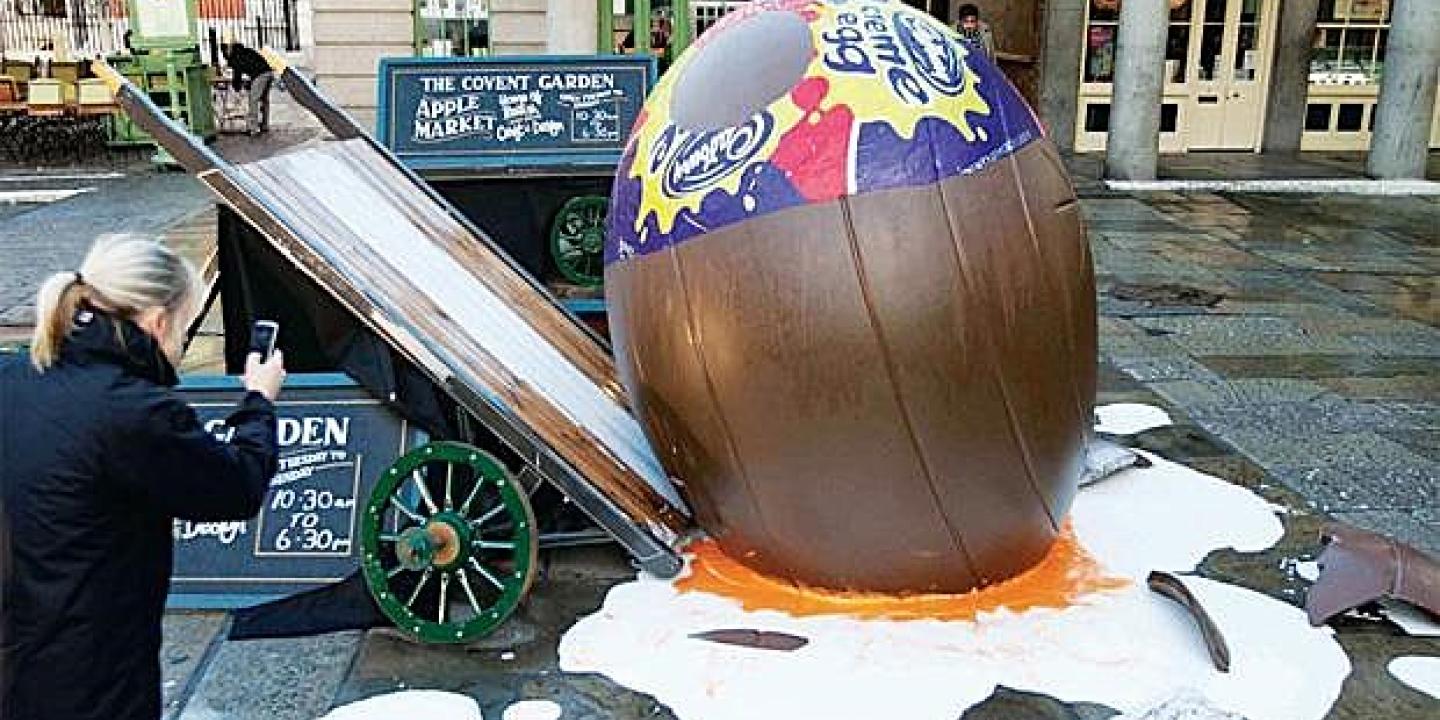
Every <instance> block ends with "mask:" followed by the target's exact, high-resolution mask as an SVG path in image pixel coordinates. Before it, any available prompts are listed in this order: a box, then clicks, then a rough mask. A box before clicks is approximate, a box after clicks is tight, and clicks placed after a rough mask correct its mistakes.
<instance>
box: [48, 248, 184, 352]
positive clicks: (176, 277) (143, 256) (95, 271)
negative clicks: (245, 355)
mask: <svg viewBox="0 0 1440 720" xmlns="http://www.w3.org/2000/svg"><path fill="white" fill-rule="evenodd" d="M198 286H199V281H198V277H197V275H196V273H195V268H194V267H192V266H191V265H190V263H189V262H187V261H186V260H185V259H184V258H182V257H180V256H179V255H177V254H175V252H174V251H173V250H171V249H170V248H169V247H167V246H166V245H165V244H164V243H163V242H162V241H160V240H158V239H155V238H149V237H144V236H139V235H102V236H100V237H99V238H97V239H96V240H95V244H93V245H91V246H90V252H89V253H87V254H86V255H85V260H84V262H82V263H80V270H79V271H78V272H61V273H56V274H54V275H51V276H50V277H49V278H48V279H46V280H45V283H44V284H43V285H41V286H40V292H39V293H37V295H36V298H35V336H34V339H33V341H32V342H31V347H30V360H31V362H32V363H34V365H35V367H36V369H38V370H40V371H41V372H44V371H45V370H47V369H48V368H50V367H52V366H53V365H54V364H55V362H56V360H58V359H59V357H60V349H61V347H62V346H63V344H64V342H65V338H66V337H68V336H69V335H70V333H71V332H72V331H74V329H75V313H76V312H77V311H78V310H79V309H80V306H81V304H82V303H84V304H87V305H89V306H91V307H93V308H95V309H96V310H100V311H103V312H106V313H110V314H112V315H115V316H116V317H119V318H121V319H127V320H128V319H133V318H134V317H135V316H136V315H139V314H140V313H141V312H143V311H145V310H149V309H151V308H160V309H162V310H164V311H165V312H167V313H169V314H170V316H171V318H170V329H171V332H170V335H171V337H169V338H162V339H161V344H162V346H166V347H176V348H178V346H179V341H180V339H181V338H183V336H184V333H185V330H186V326H187V325H188V324H189V319H190V315H192V314H193V313H194V311H195V309H196V308H195V306H196V301H197V300H198V293H197V292H196V288H197V287H198Z"/></svg>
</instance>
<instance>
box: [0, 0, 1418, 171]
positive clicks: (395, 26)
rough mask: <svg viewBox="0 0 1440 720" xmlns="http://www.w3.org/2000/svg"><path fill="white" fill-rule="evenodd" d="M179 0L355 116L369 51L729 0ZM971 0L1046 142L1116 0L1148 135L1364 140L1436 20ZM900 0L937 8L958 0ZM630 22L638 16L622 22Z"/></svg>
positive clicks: (510, 47) (1294, 1)
mask: <svg viewBox="0 0 1440 720" xmlns="http://www.w3.org/2000/svg"><path fill="white" fill-rule="evenodd" d="M176 1H177V2H183V1H185V0H176ZM196 1H197V2H198V7H199V9H200V14H201V16H202V26H203V28H202V30H204V31H205V32H208V33H209V34H214V35H216V36H217V37H218V35H219V34H221V33H226V34H233V33H235V32H238V33H240V37H241V38H242V39H243V40H246V41H248V42H253V43H258V44H268V45H271V46H275V47H281V46H284V47H285V48H286V49H288V50H290V51H291V52H292V53H298V58H299V59H300V61H301V62H304V63H306V64H307V65H309V66H310V67H312V68H313V69H314V71H315V72H316V74H317V77H318V80H319V82H320V84H321V86H322V87H324V88H325V90H326V91H327V92H329V93H330V94H331V95H333V96H334V97H336V98H337V99H338V100H340V101H341V102H342V104H344V105H345V106H346V107H348V108H349V109H350V110H352V111H353V112H355V113H356V114H357V115H359V116H360V117H361V118H362V120H363V121H365V122H367V123H368V122H372V121H373V118H374V113H375V106H376V103H375V87H376V82H375V80H376V71H377V67H378V62H379V59H380V58H381V57H385V56H396V55H401V56H406V55H431V56H481V55H491V54H496V55H514V54H522V55H537V54H547V53H564V54H588V53H594V52H645V51H650V50H651V48H650V47H649V46H651V45H662V46H665V45H668V47H661V48H660V49H658V50H655V52H657V54H660V55H662V59H661V63H662V67H663V66H664V64H665V62H666V58H664V57H663V55H664V53H666V52H674V51H675V50H677V49H679V48H681V47H683V46H684V45H685V43H686V42H688V40H689V39H690V38H692V37H693V36H695V35H697V34H700V33H703V32H704V31H705V30H706V29H707V28H708V27H709V26H710V25H711V24H713V23H714V22H715V21H716V20H718V19H719V18H720V17H722V16H723V15H724V14H725V13H727V12H729V11H731V10H733V9H734V8H736V7H739V6H743V5H744V4H746V2H747V0H196ZM972 1H973V2H974V3H975V4H976V5H978V6H979V7H980V9H981V13H982V16H983V17H984V19H985V20H986V21H987V22H988V23H989V24H990V26H991V29H992V31H993V34H994V37H995V40H996V50H997V58H998V60H999V61H1000V64H1001V66H1002V68H1003V69H1004V70H1005V72H1006V73H1007V74H1008V75H1009V76H1010V77H1011V78H1012V79H1013V80H1014V81H1015V83H1016V85H1017V86H1018V87H1019V88H1020V90H1021V92H1022V93H1023V94H1025V95H1026V97H1028V98H1029V99H1030V100H1031V102H1032V103H1034V104H1035V105H1036V108H1037V110H1038V112H1039V114H1040V116H1041V118H1042V120H1043V121H1044V123H1045V125H1046V127H1047V128H1048V129H1049V132H1050V135H1051V137H1052V138H1053V139H1054V140H1055V141H1056V143H1057V144H1059V145H1060V146H1061V147H1062V148H1066V149H1070V150H1074V151H1076V152H1093V151H1099V150H1104V149H1106V148H1107V146H1108V145H1109V143H1110V142H1111V140H1112V133H1111V130H1112V125H1113V124H1114V121H1115V119H1116V118H1115V114H1114V111H1115V109H1116V103H1115V98H1116V95H1117V71H1118V69H1119V66H1120V63H1119V58H1120V55H1121V52H1120V50H1121V45H1122V26H1123V25H1124V23H1123V22H1122V15H1124V14H1125V12H1123V9H1124V8H1125V6H1126V4H1127V3H1129V4H1132V5H1133V6H1136V7H1132V8H1131V12H1137V13H1138V10H1137V8H1139V7H1141V6H1143V7H1150V6H1154V8H1155V9H1156V11H1157V12H1160V13H1162V14H1163V18H1161V17H1159V16H1154V17H1155V24H1153V26H1151V27H1150V29H1149V30H1147V32H1150V33H1152V35H1151V37H1150V38H1149V45H1147V47H1153V49H1152V50H1150V51H1149V52H1153V56H1147V57H1145V58H1142V59H1140V62H1142V63H1143V64H1145V65H1146V66H1147V67H1148V66H1153V67H1151V71H1152V72H1153V70H1155V69H1158V70H1159V74H1160V90H1159V95H1158V97H1157V98H1156V99H1155V101H1154V105H1155V106H1156V107H1157V108H1158V126H1159V127H1158V131H1157V134H1158V151H1159V152H1164V153H1183V152H1191V151H1205V150H1229V151H1264V150H1282V151H1289V150H1294V149H1296V148H1295V147H1292V145H1295V143H1296V142H1297V141H1296V140H1294V139H1293V138H1297V137H1298V149H1303V150H1349V151H1364V150H1367V149H1369V148H1370V147H1371V145H1372V140H1373V139H1374V136H1375V127H1376V121H1377V117H1378V116H1379V114H1380V113H1379V112H1378V107H1379V105H1380V102H1381V87H1382V85H1383V84H1384V79H1385V76H1386V74H1387V73H1386V69H1387V67H1393V66H1394V63H1392V62H1391V60H1392V59H1393V58H1395V57H1396V56H1397V53H1394V52H1392V47H1393V45H1394V44H1395V43H1394V40H1395V38H1396V37H1399V36H1417V37H1420V38H1421V40H1420V41H1419V42H1420V43H1421V44H1422V45H1424V44H1425V40H1424V38H1425V36H1426V34H1427V33H1428V35H1429V36H1430V37H1440V26H1430V24H1432V23H1440V20H1436V19H1435V18H1436V17H1437V14H1440V1H1437V0H972ZM906 2H907V3H908V4H910V5H912V6H915V7H918V8H921V9H924V10H926V11H928V12H930V13H931V14H933V15H935V16H936V17H939V18H941V19H944V20H946V21H950V22H953V21H954V20H955V19H956V17H955V16H956V13H957V11H958V10H959V8H960V6H961V5H962V4H964V3H963V2H962V0H906ZM123 5H124V3H123V2H118V0H82V1H80V2H75V1H71V2H58V1H52V0H13V2H6V3H3V4H0V53H4V54H6V55H16V54H20V55H23V54H24V53H25V52H26V51H27V50H38V49H41V47H42V46H44V45H54V44H55V42H56V41H57V39H58V40H59V41H60V42H61V43H64V44H66V45H68V47H70V48H72V49H73V50H74V51H75V52H76V53H77V54H80V55H85V54H103V53H105V52H111V51H113V50H114V49H115V48H116V47H118V45H119V43H120V37H121V34H123V31H124V28H125V24H124V18H123V17H120V16H118V15H116V11H115V10H114V8H122V7H123ZM1405 7H1410V8H1412V9H1411V10H1407V11H1406V12H1408V13H1409V14H1408V15H1407V16H1406V17H1407V18H1408V19H1404V20H1397V17H1396V16H1397V8H1402V9H1403V8H1405ZM1136 17H1140V15H1139V14H1137V15H1136ZM1397 22H1399V23H1400V27H1397V26H1396V24H1397ZM647 24H648V25H650V27H651V29H652V32H651V33H645V32H641V33H638V34H636V33H634V32H633V30H634V29H635V28H636V27H637V26H644V25H647ZM1417 25H1418V26H1422V27H1417ZM1407 33H1408V35H1407ZM1432 44H1433V43H1432ZM31 46H34V47H31ZM1419 52H1421V53H1422V54H1423V53H1424V52H1429V51H1428V50H1425V49H1424V48H1423V47H1422V48H1421V49H1420V50H1419ZM1411 54H1412V55H1413V53H1411ZM1122 74H1123V73H1122ZM1429 75H1431V76H1433V75H1434V72H1433V68H1431V72H1430V73H1429ZM1409 80H1410V78H1408V76H1407V78H1406V82H1409ZM1419 95H1420V96H1421V97H1420V98H1419V99H1420V100H1426V99H1427V98H1428V93H1426V92H1423V91H1422V92H1420V93H1419ZM1147 98H1148V96H1147ZM1147 102H1148V100H1147ZM1430 104H1431V105H1432V107H1430V108H1429V112H1428V114H1427V115H1426V117H1427V118H1428V124H1426V122H1425V121H1417V123H1418V124H1420V125H1425V127H1424V128H1422V130H1424V131H1428V138H1427V140H1428V144H1429V146H1430V147H1440V109H1436V108H1435V107H1433V105H1434V103H1433V102H1432V103H1430ZM1411 114H1412V115H1413V113H1411ZM1146 121H1147V122H1149V121H1150V119H1148V118H1147V119H1146ZM1297 127H1298V129H1296V128H1297ZM1142 135H1143V133H1142Z"/></svg>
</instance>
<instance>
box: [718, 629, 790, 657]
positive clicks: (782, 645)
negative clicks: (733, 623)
mask: <svg viewBox="0 0 1440 720" xmlns="http://www.w3.org/2000/svg"><path fill="white" fill-rule="evenodd" d="M690 637H691V638H694V639H695V640H705V641H708V642H714V643H720V644H722V645H738V646H740V647H748V648H755V649H757V650H778V651H781V652H792V651H795V650H799V649H800V648H802V647H805V646H806V645H809V644H810V641H809V640H807V639H805V638H803V637H800V636H799V635H791V634H790V633H783V632H775V631H772V630H745V629H740V630H707V631H705V632H698V633H695V634H693V635H691V636H690Z"/></svg>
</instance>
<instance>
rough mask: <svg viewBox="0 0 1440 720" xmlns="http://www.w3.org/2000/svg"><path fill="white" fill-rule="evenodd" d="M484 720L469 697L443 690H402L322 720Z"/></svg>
mask: <svg viewBox="0 0 1440 720" xmlns="http://www.w3.org/2000/svg"><path fill="white" fill-rule="evenodd" d="M401 718H425V720H482V718H481V717H480V706H479V705H477V704H475V700H473V699H472V698H470V697H469V696H466V695H460V694H458V693H452V692H444V691H441V690H402V691H400V692H393V693H387V694H385V695H376V696H375V697H372V698H366V699H364V700H359V701H356V702H353V703H350V704H349V705H341V706H340V707H338V708H335V709H334V710H331V711H330V712H328V713H326V714H325V716H324V717H322V718H320V720H400V719H401Z"/></svg>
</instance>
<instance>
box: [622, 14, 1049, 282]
mask: <svg viewBox="0 0 1440 720" xmlns="http://www.w3.org/2000/svg"><path fill="white" fill-rule="evenodd" d="M1041 136H1042V133H1041V131H1040V128H1039V124H1038V122H1037V120H1036V118H1035V115H1034V113H1033V112H1032V111H1031V110H1030V109H1029V107H1027V106H1026V104H1025V102H1024V100H1023V99H1022V98H1021V97H1020V95H1019V93H1018V92H1017V91H1016V90H1015V88H1014V86H1013V85H1011V84H1010V82H1009V81H1008V80H1007V79H1006V78H1005V76H1004V75H1003V74H1002V73H1001V72H1000V70H999V69H998V68H997V67H996V66H995V63H994V62H993V61H991V60H990V59H989V58H988V57H987V56H986V55H985V54H984V52H982V51H981V50H980V49H979V48H978V47H975V46H973V45H971V44H969V43H968V42H966V41H964V40H962V39H961V38H960V36H958V35H956V34H955V33H953V32H951V31H950V29H949V28H947V27H946V26H945V25H943V24H942V23H940V22H939V21H937V20H935V19H934V18H933V17H931V16H930V15H927V14H925V13H924V12H921V11H918V10H915V9H914V8H911V7H909V6H908V5H905V4H903V3H891V2H884V1H883V0H855V1H850V2H845V1H843V0H842V1H839V2H836V1H832V2H816V1H803V0H795V1H783V0H782V1H774V2H769V1H765V0H757V1H756V2H752V3H750V4H749V5H748V6H746V7H743V8H741V9H738V10H735V11H733V12H731V13H729V14H728V15H726V16H725V17H724V18H722V19H721V20H720V21H719V22H718V23H716V25H715V26H713V27H712V28H710V29H709V30H708V31H706V32H705V34H703V35H702V36H701V37H700V38H699V39H698V40H697V41H696V43H695V45H694V46H693V48H692V49H691V50H690V51H689V52H687V53H685V54H684V55H683V56H681V57H680V58H679V60H678V61H677V62H676V63H675V65H674V67H672V68H671V69H670V71H669V72H667V73H666V74H665V76H664V77H662V78H661V80H660V82H659V84H658V85H657V86H656V88H655V90H654V92H653V93H652V94H651V96H650V98H649V100H648V101H647V102H646V104H645V108H644V111H643V112H642V113H641V116H640V119H639V121H638V122H637V123H636V126H635V128H634V129H633V131H632V134H631V137H630V142H629V144H628V146H627V148H626V152H625V154H624V157H623V158H622V159H621V162H620V166H619V168H618V171H617V173H616V178H615V186H614V190H613V192H612V198H611V209H610V215H609V220H608V222H609V229H608V233H607V242H606V249H605V261H606V263H607V264H608V263H612V262H617V261H621V260H624V259H626V258H629V257H633V256H635V255H644V254H648V253H652V252H656V251H658V250H661V249H663V248H666V247H669V246H670V245H672V244H676V243H681V242H685V241H687V240H689V239H692V238H695V237H699V236H701V235H704V234H705V233H707V232H709V231H713V230H718V229H720V228H722V227H724V226H726V225H730V224H734V223H738V222H742V221H744V220H745V219H747V218H752V217H756V216H760V215H765V214H768V213H773V212H777V211H780V210H784V209H786V208H790V207H794V206H796V205H802V204H808V203H823V202H827V201H830V200H835V199H837V198H840V197H843V196H846V195H856V194H861V193H867V192H873V191H876V190H884V189H890V188H900V187H908V186H915V185H925V184H932V183H935V182H938V181H940V180H944V179H946V178H950V177H954V176H956V175H964V174H969V173H974V172H977V171H979V170H981V169H983V168H984V167H986V166H988V165H990V164H993V163H995V162H997V161H998V160H1000V159H1001V158H1004V157H1006V156H1008V155H1010V154H1011V153H1013V152H1015V151H1016V150H1017V149H1019V148H1021V147H1024V146H1025V145H1027V144H1029V143H1031V142H1034V141H1036V140H1037V139H1040V138H1041Z"/></svg>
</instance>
